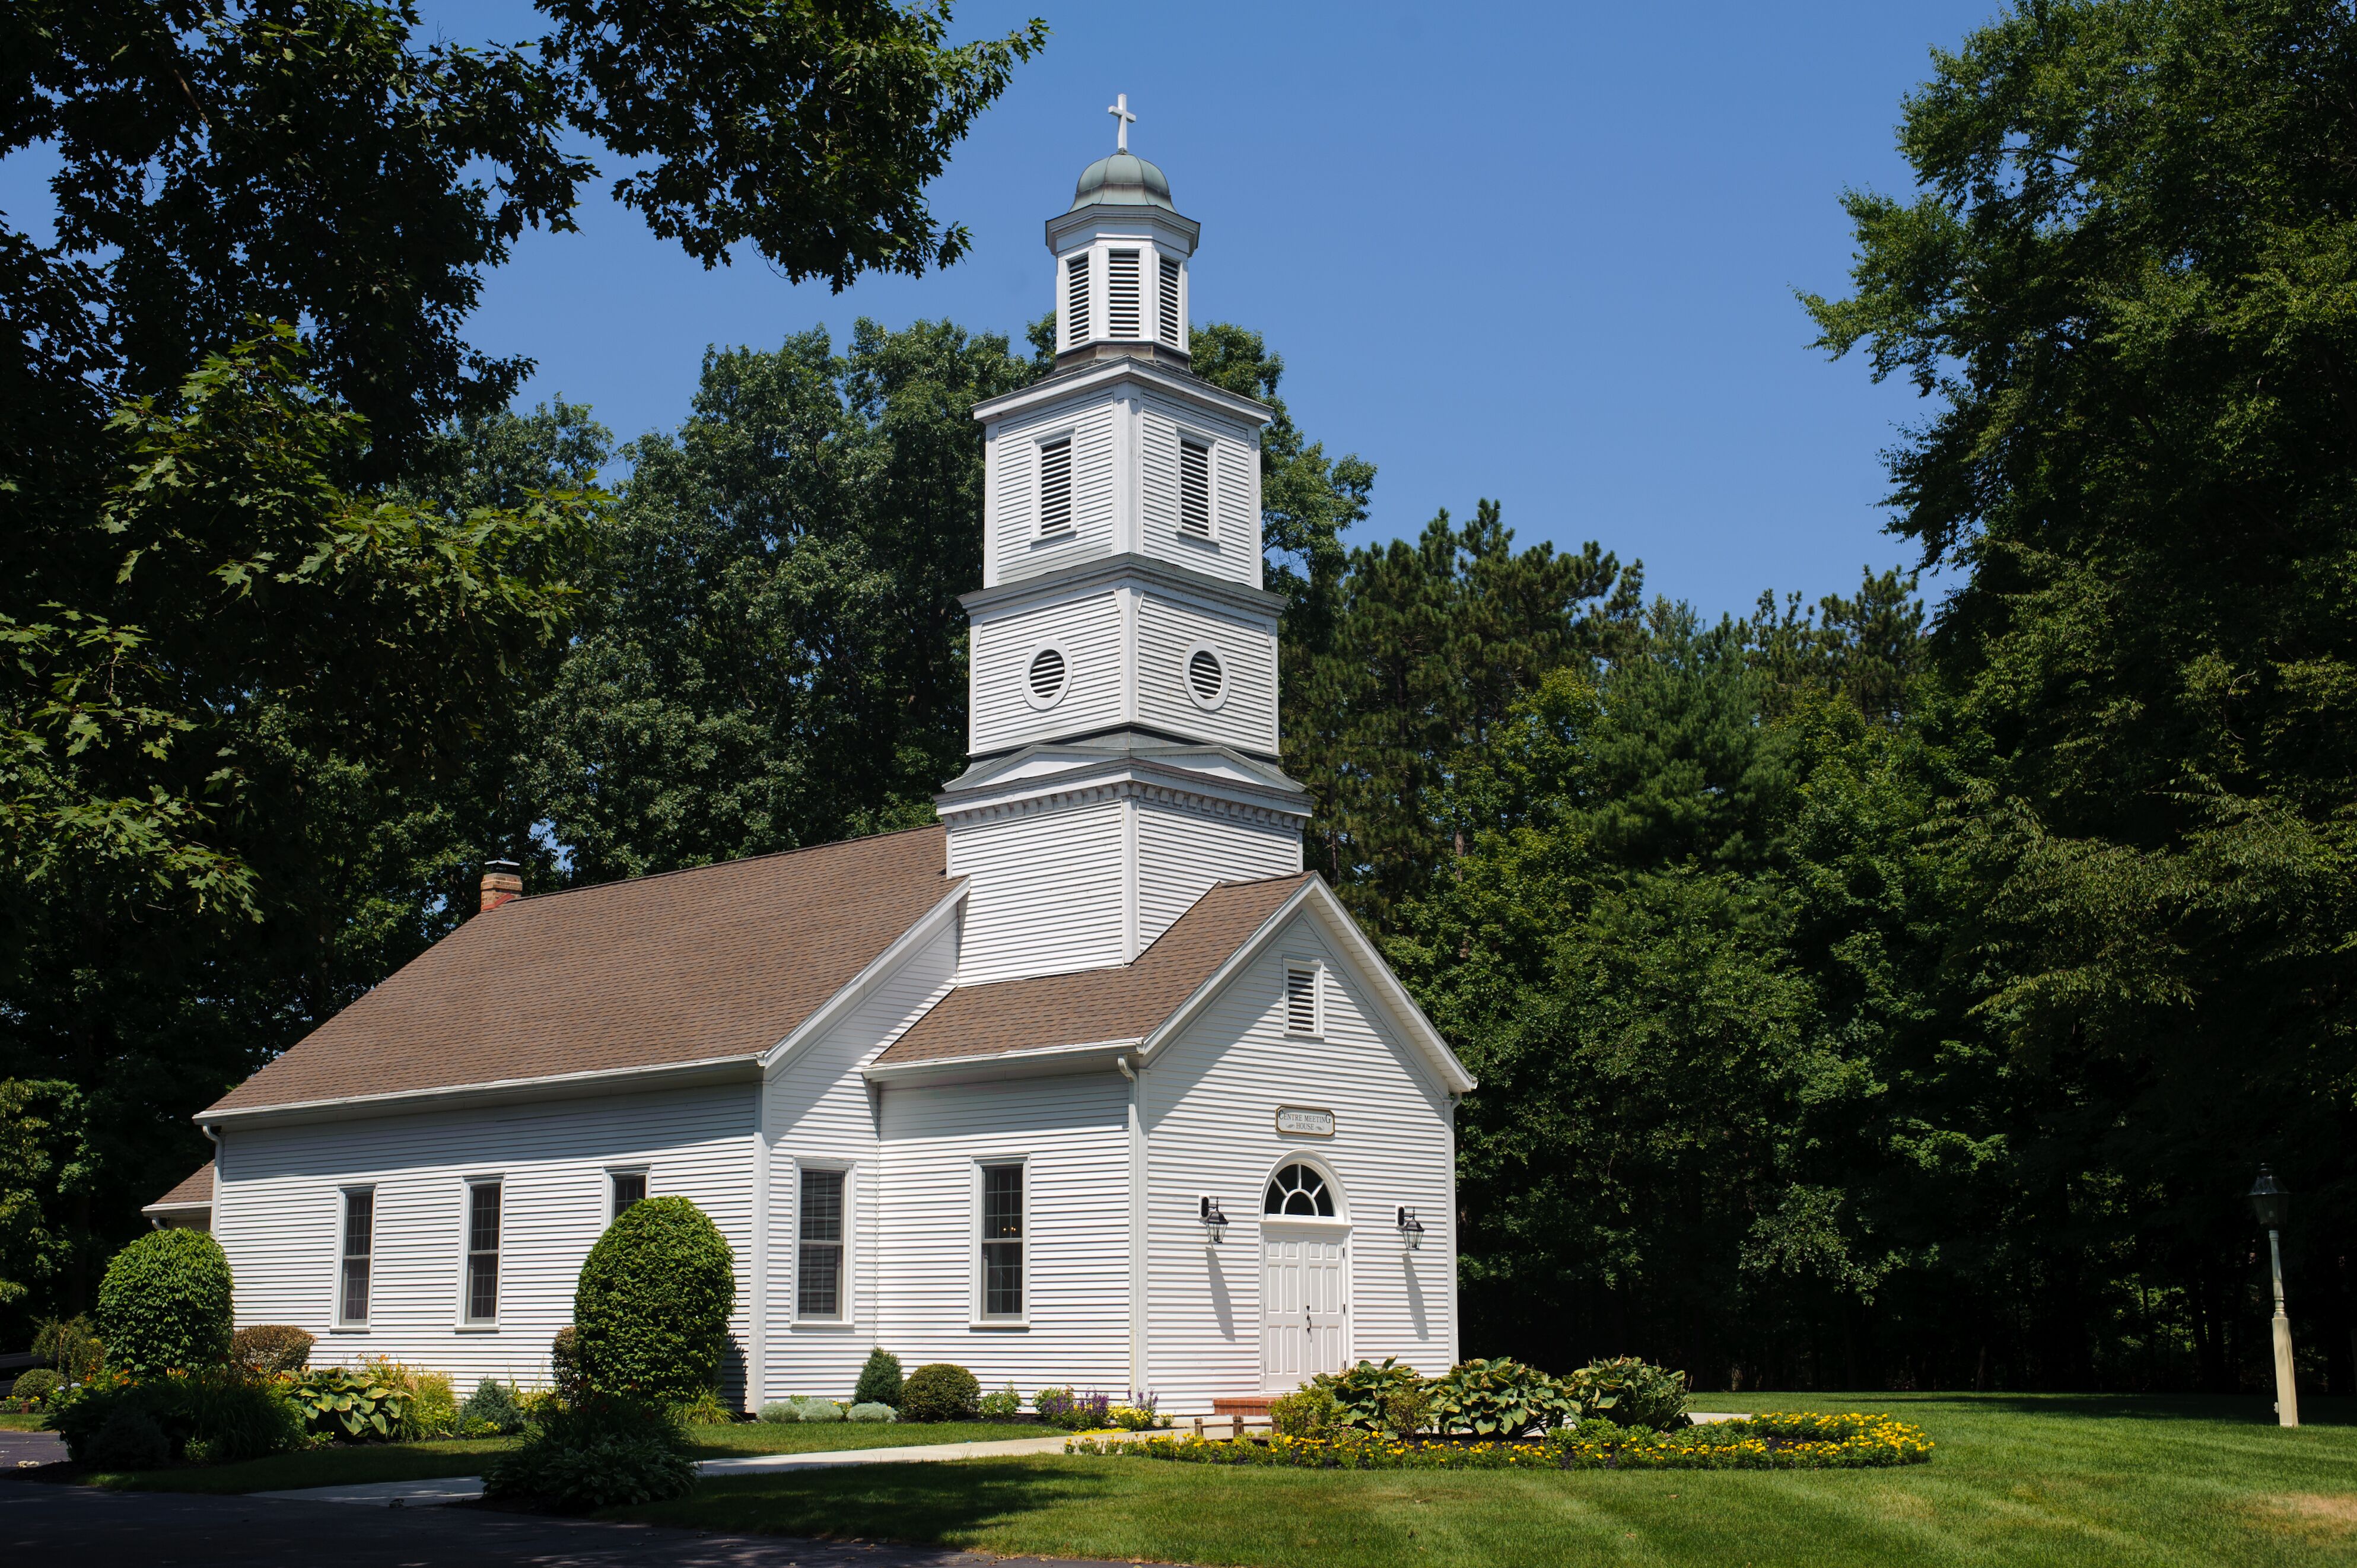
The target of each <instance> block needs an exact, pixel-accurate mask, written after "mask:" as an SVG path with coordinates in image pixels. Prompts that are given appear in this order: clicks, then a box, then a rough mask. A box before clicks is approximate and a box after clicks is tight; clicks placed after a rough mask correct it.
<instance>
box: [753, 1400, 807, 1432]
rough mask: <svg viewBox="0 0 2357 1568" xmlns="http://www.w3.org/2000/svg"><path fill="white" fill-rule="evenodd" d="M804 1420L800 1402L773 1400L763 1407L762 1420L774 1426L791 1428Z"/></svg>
mask: <svg viewBox="0 0 2357 1568" xmlns="http://www.w3.org/2000/svg"><path fill="white" fill-rule="evenodd" d="M761 1419H762V1420H763V1421H766V1422H768V1423H770V1424H771V1425H774V1426H791V1425H792V1424H793V1423H795V1422H798V1421H800V1420H802V1402H801V1401H800V1400H771V1401H770V1402H769V1403H767V1404H765V1405H763V1406H762V1407H761Z"/></svg>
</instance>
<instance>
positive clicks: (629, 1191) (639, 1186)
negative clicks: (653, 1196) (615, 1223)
mask: <svg viewBox="0 0 2357 1568" xmlns="http://www.w3.org/2000/svg"><path fill="white" fill-rule="evenodd" d="M608 1175H609V1177H610V1179H611V1181H612V1183H613V1201H612V1203H611V1205H610V1207H609V1208H608V1210H607V1214H606V1218H607V1219H608V1220H614V1219H620V1218H621V1217H622V1210H624V1209H626V1208H630V1205H632V1204H634V1203H644V1202H645V1201H646V1199H647V1173H646V1172H644V1171H613V1172H610V1173H608Z"/></svg>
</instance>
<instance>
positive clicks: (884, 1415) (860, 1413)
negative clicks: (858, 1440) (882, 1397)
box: [843, 1400, 899, 1421]
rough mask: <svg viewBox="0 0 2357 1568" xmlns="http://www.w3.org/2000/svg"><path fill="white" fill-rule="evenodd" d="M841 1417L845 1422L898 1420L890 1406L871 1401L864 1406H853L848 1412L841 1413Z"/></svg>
mask: <svg viewBox="0 0 2357 1568" xmlns="http://www.w3.org/2000/svg"><path fill="white" fill-rule="evenodd" d="M843 1417H844V1419H845V1421H894V1420H898V1419H899V1417H898V1416H897V1415H896V1414H895V1412H893V1409H892V1407H891V1406H890V1405H888V1404H885V1403H882V1402H878V1401H873V1400H871V1401H869V1402H866V1403H865V1404H856V1405H853V1406H852V1407H851V1408H850V1409H849V1410H847V1411H845V1412H843Z"/></svg>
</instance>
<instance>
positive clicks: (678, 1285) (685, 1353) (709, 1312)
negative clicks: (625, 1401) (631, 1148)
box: [573, 1195, 737, 1402]
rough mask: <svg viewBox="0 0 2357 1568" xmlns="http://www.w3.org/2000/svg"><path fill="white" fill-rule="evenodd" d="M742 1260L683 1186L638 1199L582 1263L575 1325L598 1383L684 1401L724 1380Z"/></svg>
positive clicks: (589, 1375) (587, 1372) (587, 1373)
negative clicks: (683, 1193) (722, 1372)
mask: <svg viewBox="0 0 2357 1568" xmlns="http://www.w3.org/2000/svg"><path fill="white" fill-rule="evenodd" d="M736 1268H737V1262H736V1259H735V1257H734V1256H733V1255H732V1254H731V1253H730V1252H729V1251H728V1243H727V1242H726V1240H723V1239H722V1237H721V1234H720V1230H719V1228H718V1227H717V1226H716V1225H714V1224H713V1223H712V1221H711V1219H709V1218H708V1217H707V1216H706V1215H705V1212H704V1211H703V1210H702V1209H700V1208H696V1207H695V1205H694V1204H693V1203H690V1202H689V1201H688V1200H687V1199H686V1198H684V1197H678V1196H676V1195H673V1196H667V1197H650V1198H647V1199H645V1200H644V1201H642V1202H640V1203H634V1204H632V1205H630V1208H626V1209H624V1210H623V1211H622V1212H621V1213H620V1214H619V1216H617V1217H616V1219H615V1220H614V1222H613V1223H612V1224H611V1225H608V1227H606V1233H605V1234H604V1235H603V1236H601V1237H599V1238H598V1239H597V1245H596V1246H594V1247H592V1248H590V1249H589V1257H588V1261H587V1262H584V1263H583V1264H582V1265H581V1282H580V1283H579V1284H578V1285H577V1286H576V1288H575V1290H574V1293H573V1326H574V1332H575V1334H576V1336H577V1343H578V1345H579V1347H580V1358H581V1374H582V1379H583V1380H584V1381H585V1382H586V1383H587V1385H588V1387H589V1388H590V1390H592V1391H595V1392H598V1393H603V1394H608V1395H615V1396H634V1397H637V1398H640V1399H652V1400H667V1401H672V1402H682V1401H686V1400H692V1399H694V1397H695V1396H696V1395H698V1394H700V1393H708V1392H710V1391H712V1390H713V1389H715V1388H716V1387H717V1386H718V1384H719V1381H720V1357H721V1353H722V1351H723V1350H724V1349H725V1348H726V1345H727V1337H728V1313H729V1310H730V1309H731V1308H732V1307H734V1306H735V1305H736V1304H737V1273H736Z"/></svg>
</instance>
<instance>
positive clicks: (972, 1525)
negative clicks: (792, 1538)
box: [598, 1459, 1114, 1545]
mask: <svg viewBox="0 0 2357 1568" xmlns="http://www.w3.org/2000/svg"><path fill="white" fill-rule="evenodd" d="M1113 1490H1114V1474H1113V1473H1111V1472H1097V1473H1092V1472H1089V1471H1083V1470H1076V1469H1048V1468H1045V1467H1042V1466H1035V1465H1031V1464H1028V1463H1026V1462H1024V1461H1021V1460H1008V1461H993V1460H988V1459H966V1460H961V1461H959V1462H957V1463H955V1464H940V1465H860V1466H845V1467H843V1468H839V1469H827V1470H789V1471H786V1472H784V1473H782V1474H778V1475H766V1476H729V1477H715V1478H713V1479H710V1480H706V1481H705V1482H703V1483H702V1484H701V1485H699V1486H698V1487H696V1489H695V1491H694V1494H693V1495H691V1496H688V1497H685V1498H680V1499H679V1500H677V1501H676V1502H669V1503H655V1504H651V1505H650V1506H648V1507H645V1508H635V1509H616V1510H614V1511H612V1512H610V1513H605V1514H600V1515H599V1516H598V1517H599V1518H601V1519H626V1520H638V1521H640V1522H642V1523H646V1524H674V1525H683V1526H686V1527H688V1528H690V1529H694V1530H722V1531H732V1532H745V1533H753V1532H759V1533H763V1534H772V1535H802V1536H818V1537H824V1538H828V1539H833V1540H837V1541H843V1540H857V1541H914V1542H920V1543H923V1544H927V1545H938V1544H944V1543H950V1544H954V1543H956V1542H957V1541H962V1540H966V1539H971V1538H972V1535H973V1534H974V1532H976V1531H980V1530H987V1529H989V1528H990V1527H992V1526H994V1525H999V1524H1004V1523H1006V1522H1008V1521H1010V1520H1015V1519H1017V1518H1019V1517H1021V1516H1023V1515H1025V1514H1029V1513H1036V1512H1039V1511H1040V1510H1042V1509H1051V1508H1060V1507H1064V1506H1068V1505H1073V1504H1078V1505H1080V1506H1082V1507H1086V1506H1088V1505H1089V1504H1090V1503H1092V1502H1094V1501H1099V1500H1102V1499H1103V1498H1106V1497H1108V1496H1109V1495H1110V1494H1111V1492H1112V1491H1113Z"/></svg>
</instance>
